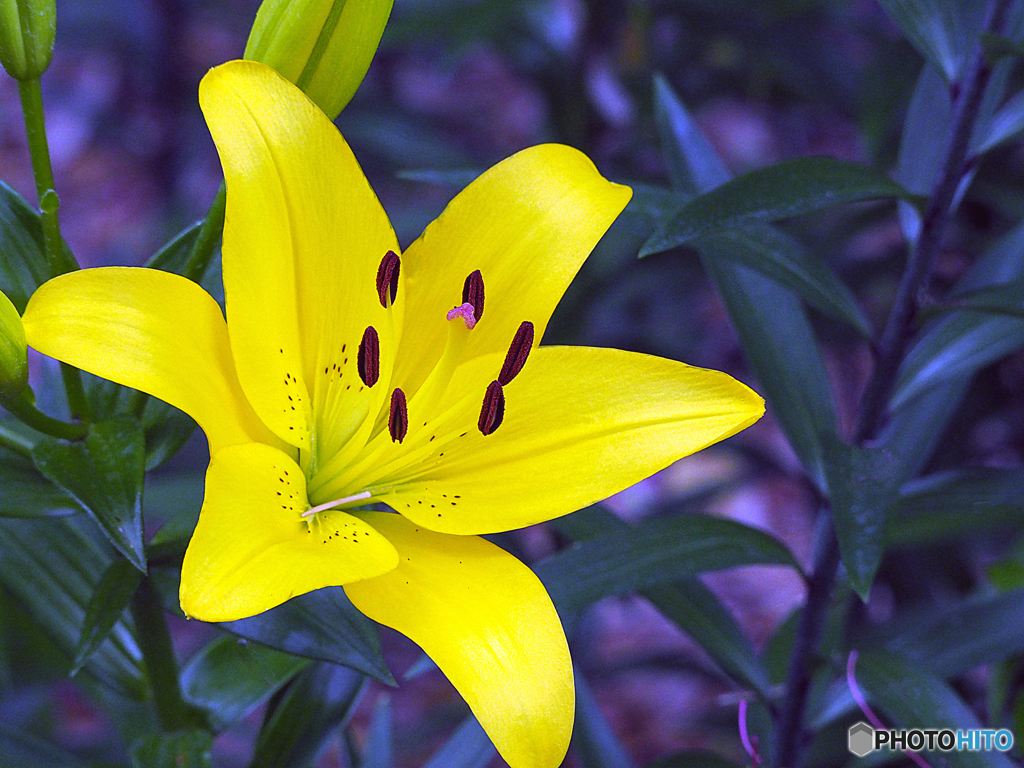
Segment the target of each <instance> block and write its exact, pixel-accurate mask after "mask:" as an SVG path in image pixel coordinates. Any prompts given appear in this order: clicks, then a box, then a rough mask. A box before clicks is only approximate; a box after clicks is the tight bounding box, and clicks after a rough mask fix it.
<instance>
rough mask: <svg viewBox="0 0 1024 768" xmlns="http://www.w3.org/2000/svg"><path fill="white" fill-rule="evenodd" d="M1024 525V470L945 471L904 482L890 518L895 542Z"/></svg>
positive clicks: (891, 542) (891, 536)
mask: <svg viewBox="0 0 1024 768" xmlns="http://www.w3.org/2000/svg"><path fill="white" fill-rule="evenodd" d="M1022 524H1024V470H1020V469H983V468H979V469H967V470H958V471H953V472H943V473H941V474H937V475H932V476H930V477H926V478H922V479H920V480H918V481H915V482H914V483H912V484H911V485H909V486H906V487H904V489H903V490H902V492H901V497H900V501H899V504H898V506H897V508H896V510H895V514H894V516H893V517H892V518H891V519H890V521H889V531H888V536H887V539H888V541H889V543H890V544H919V543H921V542H926V541H932V540H941V539H948V538H959V537H963V536H969V535H972V534H973V535H977V534H982V533H986V532H988V531H990V530H991V529H992V528H995V527H998V526H1015V527H1020V526H1021V525H1022Z"/></svg>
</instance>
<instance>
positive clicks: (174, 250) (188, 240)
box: [145, 221, 203, 274]
mask: <svg viewBox="0 0 1024 768" xmlns="http://www.w3.org/2000/svg"><path fill="white" fill-rule="evenodd" d="M202 226H203V223H202V221H197V222H195V223H193V224H190V225H189V226H187V227H185V229H183V230H181V232H179V233H178V234H176V235H175V236H174V237H173V238H171V239H170V240H169V241H167V243H165V244H164V246H163V247H162V248H160V250H158V251H157V252H156V253H154V254H153V255H152V256H151V257H150V258H149V259H148V260H147V261H146V264H145V266H147V267H149V268H150V269H159V270H162V271H164V272H174V273H176V274H181V272H182V270H184V269H185V266H186V264H187V263H188V256H189V252H190V251H191V250H192V245H193V243H195V241H196V237H198V236H199V230H200V229H201V228H202Z"/></svg>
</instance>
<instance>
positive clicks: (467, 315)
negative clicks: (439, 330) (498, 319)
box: [445, 301, 477, 331]
mask: <svg viewBox="0 0 1024 768" xmlns="http://www.w3.org/2000/svg"><path fill="white" fill-rule="evenodd" d="M456 317H461V318H462V319H463V320H465V321H466V328H468V329H469V330H471V331H472V330H473V329H474V328H476V321H477V316H476V308H475V307H474V306H473V305H472V304H470V303H469V302H468V301H467V302H466V303H465V304H460V305H459V306H457V307H452V308H451V309H449V310H448V314H447V315H445V319H446V320H454V319H455V318H456Z"/></svg>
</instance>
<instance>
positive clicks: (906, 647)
mask: <svg viewBox="0 0 1024 768" xmlns="http://www.w3.org/2000/svg"><path fill="white" fill-rule="evenodd" d="M1021 616H1024V590H1015V591H1013V592H1007V593H1002V594H996V595H981V596H978V597H973V598H969V599H967V600H963V601H961V602H959V603H955V604H953V605H947V606H943V607H941V608H938V609H936V608H929V609H928V610H922V611H920V612H918V613H915V614H913V615H911V616H906V617H900V618H897V619H895V620H893V621H892V622H890V623H889V625H887V626H886V627H884V628H883V629H881V630H879V631H877V632H875V633H873V634H872V635H871V636H870V637H869V638H866V640H865V642H866V643H868V644H870V646H871V647H878V648H881V649H882V650H884V651H886V652H888V653H891V654H894V655H896V656H899V657H900V658H901V659H904V660H905V661H907V662H909V663H910V664H913V665H914V666H915V667H918V668H919V669H921V670H922V671H924V672H930V673H932V674H935V675H939V676H940V677H943V678H950V677H955V676H957V675H961V674H963V673H964V672H967V671H969V670H971V669H974V668H975V667H977V666H980V665H982V664H991V663H993V662H996V661H1002V660H1003V659H1006V658H1008V657H1010V656H1014V655H1016V654H1020V653H1024V622H1022V621H1021Z"/></svg>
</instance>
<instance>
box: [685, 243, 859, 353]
mask: <svg viewBox="0 0 1024 768" xmlns="http://www.w3.org/2000/svg"><path fill="white" fill-rule="evenodd" d="M697 247H698V248H699V249H701V250H702V251H703V252H713V254H714V255H715V256H719V257H722V258H728V259H732V260H733V261H735V262H736V263H737V264H739V265H741V266H743V267H747V268H748V269H751V270H755V271H757V272H760V273H761V274H763V275H765V276H766V277H769V278H771V279H772V280H774V281H775V282H777V283H778V284H779V285H781V286H783V287H785V288H789V289H790V290H792V291H793V292H794V293H796V295H797V296H799V297H800V298H801V299H803V300H804V301H806V302H807V303H808V304H810V305H811V306H813V307H815V308H816V309H818V310H819V311H821V312H822V313H824V314H826V315H828V316H829V317H832V318H834V319H836V320H839V321H840V322H842V323H846V324H847V325H849V326H850V327H851V328H853V329H854V330H855V331H857V333H859V334H860V335H861V336H863V337H865V338H870V337H871V335H872V331H871V326H870V325H869V324H868V321H867V318H866V317H865V316H864V313H863V311H862V310H861V308H860V305H859V304H858V303H857V300H856V298H854V295H853V293H852V292H851V291H850V289H849V288H847V287H846V284H845V283H844V282H843V281H842V280H840V279H839V276H838V275H837V274H836V273H835V271H834V270H833V269H832V268H831V267H830V266H829V265H827V264H826V263H825V262H823V261H821V260H820V259H818V258H817V257H815V256H814V255H813V254H811V253H810V252H809V251H808V250H807V249H806V248H805V247H804V245H803V244H802V243H800V241H798V240H796V239H795V238H793V237H790V236H789V235H787V234H786V233H785V232H783V231H782V230H780V229H777V228H775V227H771V226H768V225H765V224H746V225H744V226H740V227H734V228H731V229H726V230H722V231H720V232H716V233H715V234H714V235H713V237H712V238H710V242H709V243H708V244H707V245H705V246H704V247H703V248H701V240H700V239H698V241H697Z"/></svg>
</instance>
